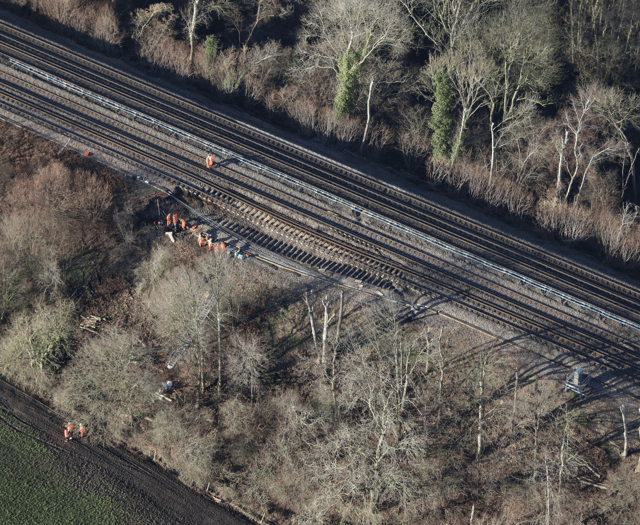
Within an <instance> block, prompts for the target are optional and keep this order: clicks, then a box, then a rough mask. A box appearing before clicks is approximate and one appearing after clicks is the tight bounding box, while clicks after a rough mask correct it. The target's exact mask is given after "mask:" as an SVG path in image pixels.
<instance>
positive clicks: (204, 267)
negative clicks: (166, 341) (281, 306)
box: [200, 252, 234, 395]
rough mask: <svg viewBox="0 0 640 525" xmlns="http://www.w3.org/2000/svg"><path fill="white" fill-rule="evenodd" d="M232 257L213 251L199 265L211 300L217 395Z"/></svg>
mask: <svg viewBox="0 0 640 525" xmlns="http://www.w3.org/2000/svg"><path fill="white" fill-rule="evenodd" d="M233 261H234V259H232V258H230V257H228V256H227V255H226V254H225V253H223V252H219V253H214V255H213V257H207V258H206V259H204V260H203V261H202V263H201V265H200V268H201V271H202V273H203V275H204V276H205V279H206V285H205V286H206V290H207V292H208V293H209V300H210V301H212V309H211V313H210V314H209V316H210V319H211V320H212V323H211V325H212V326H213V329H214V331H215V332H216V336H217V343H218V344H217V350H218V385H217V388H218V395H220V389H221V388H222V352H223V350H222V331H223V329H224V327H225V324H226V321H227V319H229V318H230V317H232V315H233V312H232V309H231V305H232V303H231V299H232V297H233V294H234V285H233V279H232V273H231V264H232V262H233Z"/></svg>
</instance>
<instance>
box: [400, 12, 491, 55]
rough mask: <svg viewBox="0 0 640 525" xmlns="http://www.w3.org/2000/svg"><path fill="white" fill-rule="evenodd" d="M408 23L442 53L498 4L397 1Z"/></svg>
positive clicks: (455, 44) (454, 44)
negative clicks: (408, 17)
mask: <svg viewBox="0 0 640 525" xmlns="http://www.w3.org/2000/svg"><path fill="white" fill-rule="evenodd" d="M398 2H399V3H400V5H401V6H402V7H403V8H404V9H405V10H406V12H407V13H408V14H409V16H410V17H411V20H412V21H413V23H414V24H415V25H416V27H417V28H418V29H419V31H420V32H421V33H422V34H424V36H425V37H426V39H427V40H428V41H429V42H430V43H431V45H430V47H432V48H434V49H435V50H436V51H439V52H442V51H445V50H446V49H454V48H455V47H456V46H457V44H458V40H459V38H461V37H464V35H466V34H467V33H468V32H469V31H470V30H471V29H472V28H473V27H474V26H475V25H476V24H477V23H478V21H479V19H480V18H481V17H482V16H483V15H484V14H486V13H487V12H488V11H489V10H490V9H491V8H492V7H495V6H496V5H499V0H480V1H478V0H475V1H474V0H398Z"/></svg>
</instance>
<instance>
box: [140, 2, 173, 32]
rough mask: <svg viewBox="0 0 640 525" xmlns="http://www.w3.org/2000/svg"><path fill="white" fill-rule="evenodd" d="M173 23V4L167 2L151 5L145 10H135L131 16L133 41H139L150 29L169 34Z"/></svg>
mask: <svg viewBox="0 0 640 525" xmlns="http://www.w3.org/2000/svg"><path fill="white" fill-rule="evenodd" d="M175 22H176V15H175V14H174V12H173V4H171V3H169V2H161V3H157V4H151V5H150V6H149V7H147V8H146V9H136V10H135V11H134V12H133V13H132V14H131V25H132V26H133V32H132V37H133V39H134V40H140V39H141V38H142V36H143V34H144V33H145V32H146V31H147V30H149V29H151V28H153V29H154V31H158V30H160V31H162V32H171V31H172V29H173V26H174V24H175Z"/></svg>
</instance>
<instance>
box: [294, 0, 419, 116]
mask: <svg viewBox="0 0 640 525" xmlns="http://www.w3.org/2000/svg"><path fill="white" fill-rule="evenodd" d="M410 36H411V31H410V27H409V24H408V20H407V18H406V16H405V15H404V14H403V13H402V12H401V11H400V9H399V7H398V5H397V4H394V3H389V2H386V1H384V0H364V1H362V0H341V1H339V2H333V1H330V0H313V1H312V2H311V4H310V8H309V12H308V14H307V15H305V16H304V18H303V20H302V29H301V32H300V35H299V41H300V44H299V46H298V50H297V53H298V55H299V56H300V59H301V63H300V67H301V68H302V69H303V70H306V71H313V70H315V69H318V68H325V69H332V70H333V71H335V73H336V77H337V81H338V88H337V93H336V99H335V102H334V107H335V108H336V111H337V113H338V114H337V116H338V117H342V116H343V115H344V114H346V113H348V112H349V111H350V109H351V107H352V105H353V102H354V101H355V98H356V97H357V84H358V79H359V76H360V73H361V72H362V69H363V67H364V65H365V63H366V62H367V61H370V60H371V58H372V57H373V56H375V55H376V54H378V53H381V52H385V53H389V54H399V53H402V52H404V49H405V46H406V44H407V43H408V42H409V40H410Z"/></svg>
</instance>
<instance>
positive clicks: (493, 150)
mask: <svg viewBox="0 0 640 525" xmlns="http://www.w3.org/2000/svg"><path fill="white" fill-rule="evenodd" d="M495 162H496V125H495V124H494V123H493V122H492V123H491V164H490V165H489V184H491V180H492V179H493V168H494V166H495Z"/></svg>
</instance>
